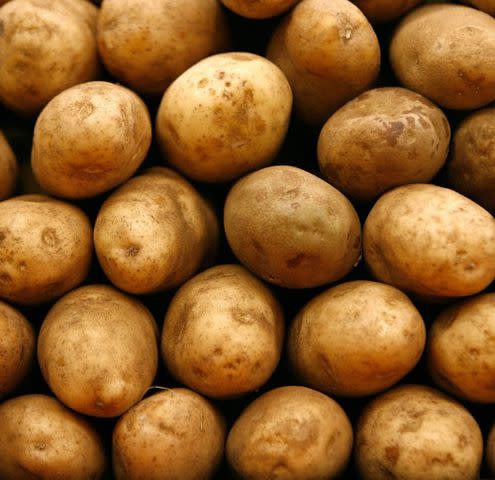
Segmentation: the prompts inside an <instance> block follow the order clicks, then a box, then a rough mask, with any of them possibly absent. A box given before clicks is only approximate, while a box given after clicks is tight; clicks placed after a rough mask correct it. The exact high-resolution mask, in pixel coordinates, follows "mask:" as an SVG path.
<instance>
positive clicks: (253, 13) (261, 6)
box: [221, 0, 300, 19]
mask: <svg viewBox="0 0 495 480" xmlns="http://www.w3.org/2000/svg"><path fill="white" fill-rule="evenodd" d="M221 1H222V3H223V4H224V5H225V6H226V7H227V8H229V9H230V10H232V11H233V12H235V13H237V14H238V15H242V16H243V17H247V18H257V19H260V18H270V17H275V16H277V15H280V14H282V13H284V12H286V11H287V10H289V8H291V7H293V6H294V5H295V4H296V3H298V2H299V1H300V0H261V1H260V0H256V1H254V2H253V1H252V0H221Z"/></svg>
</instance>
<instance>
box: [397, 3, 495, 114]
mask: <svg viewBox="0 0 495 480" xmlns="http://www.w3.org/2000/svg"><path fill="white" fill-rule="evenodd" d="M390 61H391V64H392V68H393V70H394V72H395V75H396V76H397V78H398V80H399V81H400V82H401V83H402V84H403V85H404V86H405V87H406V88H410V89H411V90H414V91H416V92H418V93H420V94H422V95H424V96H425V97H428V98H430V99H431V100H433V101H434V102H436V103H438V104H439V105H440V106H442V107H445V108H451V109H458V110H466V109H474V108H479V107H482V106H484V105H487V104H488V103H490V102H492V101H494V100H495V19H494V18H492V17H490V16H489V15H487V14H485V13H482V12H480V11H478V10H475V9H474V8H469V7H465V6H462V5H452V4H438V5H426V6H424V7H420V8H418V9H417V10H415V11H413V12H412V13H410V14H409V15H408V16H406V18H405V19H404V20H403V21H402V22H401V23H400V24H399V26H398V27H397V29H396V31H395V33H394V36H393V37H392V42H391V44H390Z"/></svg>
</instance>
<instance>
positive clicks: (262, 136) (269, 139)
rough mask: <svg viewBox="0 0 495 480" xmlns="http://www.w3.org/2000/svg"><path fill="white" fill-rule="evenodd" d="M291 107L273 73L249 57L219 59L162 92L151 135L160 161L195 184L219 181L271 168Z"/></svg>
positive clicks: (276, 70) (264, 62) (282, 78)
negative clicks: (155, 138) (154, 134)
mask: <svg viewBox="0 0 495 480" xmlns="http://www.w3.org/2000/svg"><path fill="white" fill-rule="evenodd" d="M291 108H292V93H291V90H290V86H289V83H288V82H287V79H286V78H285V76H284V74H283V73H282V72H281V71H280V69H279V68H278V67H276V66H275V65H273V64H272V63H271V62H269V61H268V60H266V59H265V58H263V57H260V56H258V55H254V54H252V53H239V52H231V53H223V54H219V55H215V56H213V57H209V58H206V59H205V60H202V61H201V62H199V63H197V64H196V65H194V66H193V67H191V68H190V69H189V70H187V71H186V72H184V73H183V74H182V75H181V76H180V77H179V78H178V79H177V80H176V81H175V82H174V83H173V84H172V85H171V86H170V88H169V89H168V90H167V91H166V92H165V95H164V96H163V99H162V102H161V104H160V109H159V110H158V116H157V119H156V130H157V136H158V141H159V143H160V146H161V148H162V151H163V154H164V156H165V158H166V159H167V160H168V162H169V163H170V164H171V165H173V166H174V167H175V168H177V169H179V170H180V171H181V172H182V173H184V175H186V176H188V177H191V178H193V179H194V180H198V181H202V182H224V181H228V180H232V179H233V178H237V177H239V176H241V175H243V174H245V173H247V172H250V171H252V170H255V169H258V168H261V167H264V166H266V165H268V164H269V163H271V162H272V160H273V159H274V158H275V156H276V154H277V153H278V150H279V148H280V146H281V144H282V142H283V140H284V138H285V134H286V133H287V128H288V125H289V118H290V113H291Z"/></svg>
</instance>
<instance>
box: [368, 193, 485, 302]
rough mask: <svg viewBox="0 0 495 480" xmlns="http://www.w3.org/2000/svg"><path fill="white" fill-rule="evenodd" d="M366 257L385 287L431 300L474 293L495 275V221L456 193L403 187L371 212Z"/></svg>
mask: <svg viewBox="0 0 495 480" xmlns="http://www.w3.org/2000/svg"><path fill="white" fill-rule="evenodd" d="M363 251H364V258H365V260H366V263H367V264H368V267H369V268H370V270H371V273H372V275H373V276H374V277H375V278H376V279H378V280H379V281H382V282H384V283H388V284H390V285H393V286H395V287H397V288H400V289H401V290H404V291H406V292H410V293H414V294H417V295H420V296H423V297H425V298H426V299H428V298H429V299H432V300H434V299H439V297H440V298H442V297H447V298H450V297H462V296H468V295H473V294H475V293H478V292H480V291H481V290H483V289H484V288H486V287H487V286H488V285H489V284H490V283H491V282H492V281H493V279H494V277H495V220H494V218H493V217H492V216H491V215H490V214H489V213H488V212H487V211H486V210H484V209H483V208H481V207H480V206H479V205H477V204H476V203H474V202H472V201H471V200H469V199H468V198H466V197H464V196H462V195H460V194H459V193H457V192H454V191H453V190H449V189H447V188H442V187H438V186H435V185H426V184H414V185H406V186H403V187H398V188H396V189H394V190H392V191H390V192H388V193H386V194H385V195H383V196H382V197H381V198H380V199H379V200H378V201H377V202H376V203H375V205H374V207H373V208H372V209H371V212H370V213H369V215H368V218H367V219H366V222H365V224H364V229H363Z"/></svg>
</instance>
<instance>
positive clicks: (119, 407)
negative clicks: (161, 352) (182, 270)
mask: <svg viewBox="0 0 495 480" xmlns="http://www.w3.org/2000/svg"><path fill="white" fill-rule="evenodd" d="M157 335H158V332H157V327H156V324H155V321H154V319H153V317H152V316H151V314H150V312H149V311H148V310H147V308H146V307H145V306H144V305H142V304H141V303H140V302H138V301H137V300H134V299H132V298H130V297H127V296H126V295H123V294H122V293H120V292H119V291H118V290H115V289H114V288H111V287H108V286H105V285H89V286H86V287H81V288H79V289H77V290H74V291H72V292H71V293H69V294H67V295H66V296H65V297H63V298H62V299H60V300H59V301H58V302H57V303H56V304H55V305H54V306H53V307H52V308H51V310H50V311H49V312H48V315H47V316H46V318H45V320H44V322H43V324H42V326H41V331H40V334H39V338H38V362H39V365H40V368H41V372H42V374H43V376H44V378H45V380H46V382H47V383H48V384H49V386H50V388H51V390H52V391H53V392H54V393H55V395H56V396H57V397H58V398H59V399H60V400H61V401H62V402H63V403H64V404H65V405H67V406H68V407H70V408H72V409H73V410H76V411H77V412H80V413H83V414H85V415H91V416H94V417H115V416H118V415H121V414H122V413H124V412H125V411H126V410H128V409H129V408H130V407H131V406H132V405H134V404H135V403H136V402H138V401H139V400H140V399H141V398H142V396H143V395H144V393H145V392H146V390H147V389H148V388H149V387H150V386H151V383H152V381H153V379H154V377H155V374H156V369H157V365H158V347H157ZM83 339H84V341H82V340H83Z"/></svg>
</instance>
